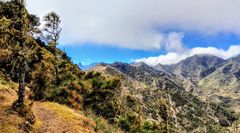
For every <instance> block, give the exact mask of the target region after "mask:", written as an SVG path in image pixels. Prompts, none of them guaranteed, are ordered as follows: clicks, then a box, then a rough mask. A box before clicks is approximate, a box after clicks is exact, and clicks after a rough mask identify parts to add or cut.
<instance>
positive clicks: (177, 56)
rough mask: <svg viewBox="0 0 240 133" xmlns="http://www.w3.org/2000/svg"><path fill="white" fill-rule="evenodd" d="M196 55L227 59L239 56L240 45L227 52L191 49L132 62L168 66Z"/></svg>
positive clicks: (211, 48)
mask: <svg viewBox="0 0 240 133" xmlns="http://www.w3.org/2000/svg"><path fill="white" fill-rule="evenodd" d="M196 54H210V55H215V56H217V57H220V58H223V59H228V58H231V57H234V56H237V55H239V54H240V45H232V46H230V47H229V48H228V49H227V50H224V49H217V48H214V47H207V48H203V47H196V48H193V49H189V50H186V51H185V52H182V53H177V52H169V53H167V54H166V55H160V56H157V57H148V58H142V59H136V60H133V61H134V62H145V63H146V64H148V65H150V66H154V65H157V64H159V63H160V64H163V65H169V64H174V63H178V62H179V61H181V60H183V59H186V58H187V57H190V56H193V55H196Z"/></svg>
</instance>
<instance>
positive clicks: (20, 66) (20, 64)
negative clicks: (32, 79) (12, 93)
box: [13, 0, 28, 108]
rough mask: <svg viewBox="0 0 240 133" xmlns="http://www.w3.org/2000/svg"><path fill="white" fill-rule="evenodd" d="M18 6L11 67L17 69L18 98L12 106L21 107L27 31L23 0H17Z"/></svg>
mask: <svg viewBox="0 0 240 133" xmlns="http://www.w3.org/2000/svg"><path fill="white" fill-rule="evenodd" d="M18 8H19V20H18V22H17V23H18V24H19V25H18V28H17V30H19V32H20V35H19V36H18V42H17V44H18V45H16V46H15V50H17V51H18V52H16V59H15V60H13V64H14V65H13V68H15V69H17V72H18V83H19V88H18V99H17V101H16V102H15V103H14V104H13V107H14V108H18V107H23V106H24V105H25V86H26V85H25V76H26V71H27V67H28V66H27V55H28V53H27V49H26V47H27V46H26V41H27V33H28V18H27V17H28V14H27V11H26V8H25V1H24V0H19V1H18Z"/></svg>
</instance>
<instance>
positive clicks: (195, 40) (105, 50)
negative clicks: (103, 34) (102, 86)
mask: <svg viewBox="0 0 240 133" xmlns="http://www.w3.org/2000/svg"><path fill="white" fill-rule="evenodd" d="M183 43H184V44H185V45H186V47H188V48H194V47H210V46H212V47H216V48H219V49H221V48H222V49H224V50H227V49H228V48H229V46H230V45H233V44H240V37H239V36H238V35H236V34H232V33H218V34H215V35H203V34H201V33H193V32H192V33H187V34H185V37H184V39H183ZM59 48H61V49H65V51H66V52H67V54H68V55H69V56H70V57H71V58H72V60H73V61H74V62H75V63H79V62H81V63H82V64H84V65H88V64H91V63H93V62H105V63H113V62H116V61H121V62H127V63H131V61H132V60H134V59H140V58H146V57H150V56H158V55H160V54H166V53H167V51H166V50H163V49H160V50H150V51H149V50H148V51H147V50H133V49H128V48H120V47H114V46H105V45H98V44H90V43H85V44H80V45H77V44H72V45H70V46H63V45H60V46H59ZM239 51H240V49H239Z"/></svg>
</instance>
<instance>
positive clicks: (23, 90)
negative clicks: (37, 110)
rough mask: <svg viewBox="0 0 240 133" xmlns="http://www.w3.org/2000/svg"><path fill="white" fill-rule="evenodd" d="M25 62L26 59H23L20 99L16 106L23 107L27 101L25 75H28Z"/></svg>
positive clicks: (20, 76) (19, 89)
mask: <svg viewBox="0 0 240 133" xmlns="http://www.w3.org/2000/svg"><path fill="white" fill-rule="evenodd" d="M25 64H26V61H23V62H22V63H21V65H20V68H19V79H18V83H19V87H18V100H17V101H16V103H15V107H23V106H24V103H25V76H26V69H25V67H26V66H25Z"/></svg>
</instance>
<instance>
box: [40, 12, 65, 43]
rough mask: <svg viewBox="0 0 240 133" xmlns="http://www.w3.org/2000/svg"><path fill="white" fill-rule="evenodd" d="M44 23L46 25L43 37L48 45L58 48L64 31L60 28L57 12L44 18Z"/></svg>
mask: <svg viewBox="0 0 240 133" xmlns="http://www.w3.org/2000/svg"><path fill="white" fill-rule="evenodd" d="M44 21H45V25H44V29H43V34H42V37H43V39H44V40H45V41H46V42H47V43H48V45H50V46H54V47H56V45H57V44H58V40H59V38H60V34H61V31H62V28H61V27H60V24H61V20H60V16H59V15H57V14H56V13H55V12H50V13H48V14H47V15H46V16H44Z"/></svg>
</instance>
